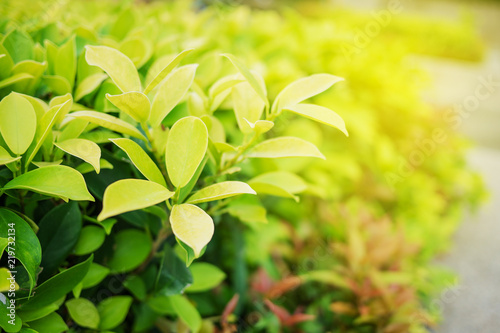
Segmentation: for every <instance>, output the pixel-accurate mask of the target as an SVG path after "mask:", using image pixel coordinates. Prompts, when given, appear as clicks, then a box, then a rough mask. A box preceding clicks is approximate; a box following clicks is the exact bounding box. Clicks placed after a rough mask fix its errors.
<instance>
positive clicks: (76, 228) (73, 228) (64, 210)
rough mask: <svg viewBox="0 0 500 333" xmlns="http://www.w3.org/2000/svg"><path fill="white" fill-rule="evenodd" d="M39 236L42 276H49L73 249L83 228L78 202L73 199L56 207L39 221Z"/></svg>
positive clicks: (44, 277)
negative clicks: (41, 254)
mask: <svg viewBox="0 0 500 333" xmlns="http://www.w3.org/2000/svg"><path fill="white" fill-rule="evenodd" d="M39 226H40V229H39V230H38V233H37V236H38V239H39V240H40V244H41V246H42V253H43V256H42V263H41V266H42V267H43V270H42V273H41V274H40V277H41V278H43V279H46V278H48V277H49V276H50V275H51V274H52V273H54V272H55V271H56V269H57V268H58V267H59V265H60V264H61V263H62V262H63V261H64V260H65V259H66V257H67V256H68V255H69V254H70V253H71V251H73V248H74V247H75V245H76V243H77V242H78V237H79V235H80V231H81V229H82V215H81V213H80V208H79V207H78V204H77V203H76V202H74V201H71V202H69V203H67V204H62V205H58V206H56V207H54V208H53V209H52V210H50V211H49V212H48V213H46V214H45V216H44V217H43V218H42V220H41V221H40V223H39Z"/></svg>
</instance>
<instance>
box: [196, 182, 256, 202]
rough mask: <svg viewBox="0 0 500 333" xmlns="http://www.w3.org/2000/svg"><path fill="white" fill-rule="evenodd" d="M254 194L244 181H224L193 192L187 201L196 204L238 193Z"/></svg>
mask: <svg viewBox="0 0 500 333" xmlns="http://www.w3.org/2000/svg"><path fill="white" fill-rule="evenodd" d="M245 193H248V194H256V193H255V191H254V190H253V189H252V188H251V187H250V186H249V185H248V184H246V183H243V182H238V181H226V182H222V183H217V184H213V185H210V186H207V187H205V188H203V189H201V190H199V191H198V192H196V193H195V194H193V195H192V196H191V197H190V198H189V199H188V200H187V203H192V204H197V203H201V202H207V201H214V200H221V199H224V198H228V197H232V196H235V195H239V194H245Z"/></svg>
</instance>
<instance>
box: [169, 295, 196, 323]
mask: <svg viewBox="0 0 500 333" xmlns="http://www.w3.org/2000/svg"><path fill="white" fill-rule="evenodd" d="M170 303H171V304H172V307H173V308H174V311H175V313H176V314H177V315H178V316H179V318H180V319H182V321H183V322H184V323H185V324H186V325H187V326H188V327H189V329H190V330H191V331H192V332H198V331H199V330H200V328H201V321H202V320H201V316H200V314H199V313H198V310H196V307H195V306H194V305H193V304H191V303H190V302H189V300H188V299H187V298H186V297H185V296H182V295H174V296H170Z"/></svg>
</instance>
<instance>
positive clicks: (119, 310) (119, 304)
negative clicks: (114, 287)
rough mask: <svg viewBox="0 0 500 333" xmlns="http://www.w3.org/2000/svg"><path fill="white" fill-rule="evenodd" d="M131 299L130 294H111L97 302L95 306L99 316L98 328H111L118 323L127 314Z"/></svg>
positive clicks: (103, 329) (104, 329)
mask: <svg viewBox="0 0 500 333" xmlns="http://www.w3.org/2000/svg"><path fill="white" fill-rule="evenodd" d="M132 300H133V299H132V297H130V296H112V297H108V298H106V299H105V300H104V301H102V302H101V303H99V305H98V306H97V309H98V310H99V315H100V317H101V323H100V324H99V330H101V331H106V330H112V329H114V328H115V327H116V326H118V325H120V324H121V323H122V322H123V321H124V320H125V317H126V316H127V313H128V310H129V309H130V306H131V305H132Z"/></svg>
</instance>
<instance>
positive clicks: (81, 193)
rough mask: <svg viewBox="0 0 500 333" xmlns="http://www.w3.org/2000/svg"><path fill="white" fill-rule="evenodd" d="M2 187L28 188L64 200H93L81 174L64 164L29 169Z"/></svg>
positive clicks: (9, 188) (8, 188)
mask: <svg viewBox="0 0 500 333" xmlns="http://www.w3.org/2000/svg"><path fill="white" fill-rule="evenodd" d="M3 189H4V190H13V189H23V190H30V191H33V192H38V193H41V194H45V195H48V196H53V197H59V198H61V199H63V200H65V201H67V200H68V199H71V200H77V201H80V200H89V201H94V198H93V197H92V196H91V195H90V193H89V191H88V190H87V185H86V184H85V180H84V179H83V176H82V174H81V173H79V172H78V171H76V170H75V169H73V168H70V167H67V166H64V165H52V166H46V167H43V168H39V169H35V170H32V171H29V172H27V173H25V174H22V175H20V176H19V177H16V178H14V179H13V180H11V181H10V182H8V183H7V184H6V185H5V186H4V187H3Z"/></svg>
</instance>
